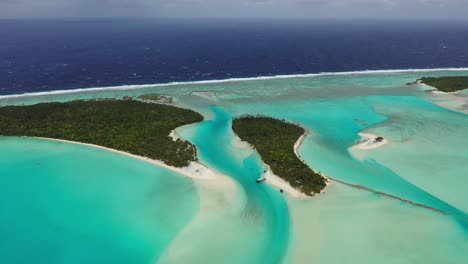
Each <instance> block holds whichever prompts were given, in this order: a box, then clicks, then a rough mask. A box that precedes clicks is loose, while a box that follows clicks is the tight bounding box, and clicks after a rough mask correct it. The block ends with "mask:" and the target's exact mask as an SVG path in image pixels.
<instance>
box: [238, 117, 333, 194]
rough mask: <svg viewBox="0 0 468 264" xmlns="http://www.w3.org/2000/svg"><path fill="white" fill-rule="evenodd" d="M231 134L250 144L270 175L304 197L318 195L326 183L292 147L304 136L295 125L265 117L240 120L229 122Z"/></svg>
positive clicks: (301, 129) (302, 131)
mask: <svg viewBox="0 0 468 264" xmlns="http://www.w3.org/2000/svg"><path fill="white" fill-rule="evenodd" d="M232 128H233V130H234V132H235V133H236V134H237V135H238V136H239V137H240V138H241V139H242V140H245V141H247V142H248V143H250V144H252V145H253V147H254V148H255V149H256V150H257V151H258V152H259V154H260V156H261V157H262V159H263V161H264V162H265V163H266V164H267V165H268V166H270V168H271V170H272V172H273V173H274V174H275V175H277V176H279V177H281V178H282V179H284V180H286V181H288V182H289V184H290V185H291V186H292V187H294V188H296V189H297V190H299V191H301V192H302V193H304V194H306V195H314V194H317V193H320V192H321V191H322V190H323V188H325V186H326V179H325V178H324V177H322V175H320V174H319V173H316V172H315V171H313V170H312V169H311V168H309V167H308V166H307V165H306V164H304V163H303V162H302V161H301V160H300V159H299V157H298V156H296V154H295V152H294V145H295V143H296V142H297V141H298V139H299V138H300V137H301V136H302V135H303V134H304V133H305V130H304V129H303V128H302V127H300V126H297V125H294V124H291V123H288V122H286V121H284V120H278V119H275V118H271V117H265V116H242V117H240V118H236V119H234V120H233V121H232Z"/></svg>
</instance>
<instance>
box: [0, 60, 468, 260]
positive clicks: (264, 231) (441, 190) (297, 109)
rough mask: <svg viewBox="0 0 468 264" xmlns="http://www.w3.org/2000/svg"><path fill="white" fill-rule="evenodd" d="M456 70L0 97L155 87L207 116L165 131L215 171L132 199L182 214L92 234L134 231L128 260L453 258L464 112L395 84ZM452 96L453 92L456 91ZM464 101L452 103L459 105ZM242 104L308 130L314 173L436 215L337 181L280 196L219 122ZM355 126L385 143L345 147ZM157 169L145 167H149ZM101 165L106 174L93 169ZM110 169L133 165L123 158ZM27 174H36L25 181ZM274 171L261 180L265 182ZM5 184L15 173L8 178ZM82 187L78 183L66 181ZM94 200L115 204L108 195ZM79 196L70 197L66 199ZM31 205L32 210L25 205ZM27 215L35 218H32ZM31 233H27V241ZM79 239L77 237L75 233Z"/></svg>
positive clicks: (466, 141) (59, 97)
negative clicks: (142, 226) (309, 194)
mask: <svg viewBox="0 0 468 264" xmlns="http://www.w3.org/2000/svg"><path fill="white" fill-rule="evenodd" d="M460 74H463V75H468V71H466V69H465V70H463V69H459V70H457V71H441V70H438V71H428V72H420V71H399V72H377V73H365V74H359V73H346V74H342V75H340V74H333V75H319V76H316V75H313V76H300V77H294V76H289V77H287V76H284V77H280V78H270V77H269V78H260V79H247V80H229V81H219V82H214V81H213V82H198V83H191V84H190V83H189V84H171V85H169V86H165V85H148V86H144V87H118V88H116V89H111V90H106V89H98V90H91V91H86V90H80V91H74V92H73V93H65V94H62V93H58V92H54V93H53V94H51V95H49V94H39V95H26V96H21V97H14V96H8V97H5V98H3V99H2V100H1V101H0V104H8V103H26V104H29V103H35V102H40V101H51V100H52V101H64V100H70V99H79V98H80V99H83V98H97V97H122V96H124V95H128V96H137V95H141V94H145V93H150V92H152V93H156V92H157V93H161V94H167V95H170V96H172V97H173V98H174V103H175V104H176V105H180V106H183V107H188V108H191V109H193V110H195V111H198V112H200V113H203V115H204V116H205V118H206V120H205V121H203V122H201V123H199V124H195V125H191V126H188V127H184V128H183V129H180V130H177V131H176V132H177V133H176V135H177V136H178V137H181V138H184V139H187V140H189V141H190V142H192V143H193V144H195V145H196V146H197V150H198V156H199V159H200V163H202V164H204V165H205V166H207V167H208V168H210V171H211V170H212V171H215V172H217V174H216V175H215V177H213V178H212V177H209V178H210V180H204V179H199V178H197V177H195V178H191V179H188V178H186V179H187V180H188V181H189V182H191V184H189V185H186V181H183V180H182V181H181V182H180V183H174V185H171V186H170V187H169V186H168V185H167V184H165V183H164V182H161V183H154V185H153V186H154V188H156V190H157V191H155V192H151V195H148V196H143V197H146V198H145V199H148V203H151V201H154V202H155V203H156V202H157V201H160V202H161V203H168V204H173V203H174V204H181V205H182V204H186V205H187V206H189V207H190V206H193V207H190V208H192V209H191V210H192V211H190V213H189V214H187V215H185V216H184V217H180V213H181V212H182V211H178V210H176V211H173V210H171V209H169V207H160V209H159V210H158V212H160V213H161V212H164V214H162V215H158V214H157V213H154V215H153V216H154V217H155V218H154V219H158V221H155V222H153V223H154V225H155V227H154V228H155V230H156V229H157V230H158V231H157V232H146V231H145V232H135V233H133V234H134V236H133V237H132V239H131V240H130V239H128V237H125V238H123V237H121V238H113V237H110V236H109V235H108V234H105V235H104V237H106V236H108V237H109V239H110V241H112V240H113V239H115V240H116V241H115V243H117V240H118V241H145V243H146V244H145V245H146V246H147V247H142V246H140V245H139V244H136V246H135V247H136V248H145V249H147V251H145V253H144V254H143V253H142V254H138V252H137V250H135V249H134V247H133V246H128V247H124V246H123V247H121V248H122V250H121V252H122V253H125V252H133V253H134V254H135V255H134V256H140V259H141V260H142V261H141V262H142V263H143V260H145V261H146V263H148V262H151V263H262V262H263V263H376V262H378V263H408V262H412V263H465V262H467V261H468V255H467V254H466V248H468V229H467V228H468V224H467V220H466V214H467V212H468V205H467V204H466V201H468V196H467V192H466V191H465V190H464V187H466V186H467V180H468V178H467V177H465V176H464V175H468V167H467V166H466V165H465V163H466V162H465V161H466V160H467V158H468V149H467V148H466V146H468V138H467V137H466V135H467V134H468V117H467V116H466V114H464V113H460V112H457V111H452V110H450V109H447V108H444V107H440V106H438V105H436V104H434V103H433V102H432V101H431V100H432V99H433V98H432V97H431V96H428V94H427V93H426V92H425V91H424V89H423V87H418V86H407V85H406V83H408V82H410V81H414V80H415V79H417V78H419V77H421V76H422V75H424V76H428V75H434V76H435V75H444V76H445V75H460ZM193 91H207V92H209V94H210V96H209V97H206V96H199V95H197V94H195V95H194V94H191V92H193ZM460 98H462V99H460ZM460 98H458V99H457V100H465V99H463V97H460ZM466 103H468V102H466ZM463 104H465V102H464V101H463V102H457V105H463ZM243 114H264V115H269V116H273V117H276V118H284V119H286V120H288V121H291V122H295V123H298V124H300V125H301V126H303V127H304V128H306V129H307V130H308V131H310V133H309V134H308V135H307V136H306V137H304V138H302V139H301V140H300V143H301V144H297V145H296V148H295V149H296V152H297V154H298V155H300V156H301V158H303V159H304V161H305V162H306V163H307V164H308V165H309V166H311V167H312V168H313V169H314V170H316V171H319V172H321V173H323V174H324V175H329V176H330V177H333V178H336V179H338V180H341V181H345V182H348V183H351V184H355V185H359V186H364V187H366V188H369V189H372V190H376V191H379V192H384V193H387V194H390V195H393V196H396V197H400V198H402V199H405V200H409V201H413V202H415V203H420V204H424V205H427V206H428V207H432V208H436V209H438V210H441V211H444V212H447V213H448V215H444V214H440V213H437V212H435V211H432V210H427V209H424V208H421V207H416V206H412V205H410V204H407V203H402V202H400V201H398V200H395V199H389V198H387V197H384V196H382V195H377V194H374V193H372V192H369V191H365V190H361V189H357V188H352V187H348V186H345V185H343V184H340V183H339V182H336V183H333V184H331V185H329V186H328V187H327V188H326V192H324V193H323V194H320V195H317V196H316V197H313V198H305V199H304V198H301V199H297V198H294V197H291V196H288V195H287V194H281V193H280V192H279V189H280V188H281V185H273V186H270V185H268V184H257V183H256V182H255V179H257V178H258V177H259V176H260V175H261V174H262V172H263V168H264V164H263V163H262V161H261V158H260V157H259V156H258V154H257V153H256V152H255V151H254V150H253V149H252V148H250V147H249V146H248V145H245V144H242V143H240V142H239V141H238V140H236V138H235V135H234V134H233V133H232V130H231V129H230V121H231V119H232V118H233V117H235V116H239V115H243ZM362 132H364V133H366V134H372V135H375V136H377V135H378V136H382V137H383V138H384V139H385V142H387V141H388V143H387V144H383V143H381V144H378V145H375V144H371V142H370V141H364V142H361V143H362V144H363V145H360V147H359V149H354V150H350V149H349V148H350V147H351V146H353V145H356V143H358V142H359V141H360V140H362V139H361V137H360V136H359V133H362ZM361 135H362V134H361ZM372 137H373V136H372ZM364 138H366V135H364ZM3 140H6V141H9V140H17V139H3ZM22 140H26V139H22ZM37 140H39V139H37ZM25 143H26V142H25ZM28 144H30V143H28ZM44 144H45V143H44ZM61 144H65V145H68V144H67V143H61ZM2 146H6V145H5V144H3V145H0V148H1V147H2ZM74 146H76V147H77V148H76V151H82V150H80V149H82V148H84V147H86V146H78V145H70V151H71V152H73V149H75V147H74ZM357 146H359V145H357ZM377 146H378V147H377ZM14 148H19V146H16V145H15V147H14ZM86 148H88V147H86ZM354 148H356V147H354ZM93 149H94V148H93ZM355 150H356V151H357V152H358V153H359V155H356V151H355ZM38 151H40V149H39V150H38ZM101 151H104V150H101ZM1 153H4V151H2V152H1ZM78 153H79V152H78ZM4 155H5V156H4V157H3V166H2V169H3V170H4V171H7V172H8V173H9V174H8V175H12V176H15V175H16V174H15V171H16V169H15V168H17V166H18V165H17V164H18V163H17V162H20V160H21V159H18V161H17V162H15V163H8V162H7V160H8V154H4ZM112 155H119V154H117V153H113V154H112ZM60 157H61V156H60V155H52V156H50V157H49V158H48V159H47V161H48V163H47V164H56V163H57V162H61V161H60ZM92 157H96V156H92ZM92 157H91V158H92ZM83 158H84V157H83ZM106 159H107V158H106V156H105V154H102V161H101V162H100V163H102V164H101V165H99V164H96V165H95V166H107V165H105V164H107V163H106V162H105V160H106ZM122 159H124V160H127V162H128V163H129V164H133V163H139V162H142V161H140V160H138V159H133V158H130V157H126V156H122ZM24 162H27V161H24ZM42 162H45V161H44V160H43V161H42ZM44 164H46V163H44ZM159 165H160V164H159ZM159 165H158V164H148V166H152V167H155V168H160V166H159ZM46 168H50V167H49V166H47V167H46ZM46 168H42V169H43V170H44V171H46V170H45V169H46ZM106 168H107V167H106ZM61 169H63V170H65V168H61ZM161 169H162V168H161ZM36 170H37V171H40V170H41V169H40V167H39V168H36ZM166 171H168V170H166ZM193 172H194V171H193V170H192V173H193ZM74 173H75V174H74V175H75V176H74V177H76V178H77V179H80V178H83V177H84V176H85V175H84V174H81V173H79V170H77V171H74ZM100 173H101V174H103V175H106V172H105V170H104V171H103V172H100ZM121 173H122V174H123V175H134V174H135V173H134V172H133V169H132V166H130V165H129V167H128V168H127V169H125V170H122V171H121ZM170 173H173V172H172V171H170ZM180 173H182V174H184V173H185V174H186V173H187V171H186V172H180ZM143 174H144V173H143ZM164 174H165V172H163V171H159V170H156V171H152V172H150V173H149V174H148V175H147V176H145V177H146V178H148V177H149V178H148V179H151V178H152V177H155V178H156V179H159V178H160V177H163V175H164ZM2 175H3V174H2ZM25 175H27V174H25ZM32 175H35V174H31V175H30V176H28V177H32ZM15 177H18V176H17V175H16V176H15ZM23 177H27V176H23ZM107 177H111V175H108V176H107ZM175 177H177V176H175ZM203 178H204V177H203ZM12 179H13V178H12ZM85 179H86V178H85ZM105 179H107V178H104V179H103V180H105ZM124 179H125V181H130V182H131V181H132V180H134V179H132V177H126V178H124ZM168 179H171V178H168ZM184 179H185V178H184ZM272 179H273V180H270V182H274V179H275V178H272ZM83 181H85V180H83ZM267 182H268V180H267ZM15 184H19V183H15V182H13V181H12V182H11V183H10V185H12V186H15ZM89 184H90V186H91V185H92V184H95V183H93V182H89ZM85 186H87V185H85V184H83V185H79V186H78V187H76V191H77V192H80V190H82V188H85ZM176 186H178V187H176ZM58 187H60V185H57V186H55V187H53V188H58ZM50 188H52V187H50ZM172 189H176V190H179V191H177V192H173V191H172ZM138 192H139V190H138V188H133V189H126V191H125V193H124V192H123V191H119V192H117V193H119V194H120V195H126V196H125V197H127V196H128V197H138V196H137V195H136V193H138ZM140 192H141V191H140ZM162 193H164V195H160V194H162ZM193 195H195V196H196V198H194V196H193ZM105 197H107V198H106V199H109V201H113V202H114V203H117V204H118V203H119V199H120V198H118V197H119V196H117V195H116V196H110V195H108V194H106V196H105ZM96 199H97V200H99V199H103V198H102V197H99V198H96ZM96 199H95V200H96ZM169 201H170V203H169ZM82 202H83V201H80V200H78V201H76V204H77V205H80V204H82ZM25 206H26V205H25ZM30 206H35V203H34V201H31V203H30ZM24 208H27V207H24ZM141 210H142V212H144V211H145V210H147V209H145V207H142V208H141ZM57 212H59V211H57ZM187 212H189V211H187ZM131 213H132V211H131V210H130V209H122V210H121V211H119V214H118V215H120V216H122V215H123V216H125V215H127V214H131ZM57 219H58V220H57V221H58V222H60V221H61V220H60V218H57ZM149 219H153V218H149ZM173 219H185V220H184V221H182V222H181V224H180V225H179V226H177V228H175V229H174V228H172V229H171V228H168V229H167V231H165V230H166V228H167V227H168V226H172V225H171V223H172V222H173ZM138 221H139V220H138V219H134V218H130V219H128V221H123V222H120V224H121V225H120V226H119V228H124V229H125V228H129V227H128V226H132V225H134V224H136V225H137V226H138V223H139V222H138ZM150 222H152V221H150ZM28 224H30V225H32V226H34V223H33V222H30V223H28ZM88 228H90V229H92V228H93V225H90V226H89V227H88ZM169 231H170V232H169ZM161 237H164V239H161ZM34 238H35V236H31V241H33V240H34ZM36 238H37V237H36ZM120 239H124V240H120ZM80 241H81V242H80ZM80 241H78V242H76V243H77V245H80V243H85V241H86V239H84V240H80ZM155 241H159V242H155ZM63 243H64V244H65V245H66V244H69V243H71V241H66V242H63ZM103 243H104V242H103ZM104 244H105V243H104ZM124 244H125V243H124V242H122V245H124ZM151 246H153V251H152V252H153V255H152V254H150V252H151ZM135 252H136V253H135ZM64 254H65V255H66V253H64ZM90 255H91V256H92V255H93V254H90ZM117 255H118V254H117ZM150 256H152V257H150ZM44 259H46V257H44Z"/></svg>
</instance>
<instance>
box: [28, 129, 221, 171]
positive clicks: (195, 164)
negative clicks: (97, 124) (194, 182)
mask: <svg viewBox="0 0 468 264" xmlns="http://www.w3.org/2000/svg"><path fill="white" fill-rule="evenodd" d="M35 138H38V139H44V140H52V141H57V142H64V143H69V144H77V145H82V146H88V147H94V148H99V149H103V150H106V151H111V152H114V153H118V154H122V155H126V156H129V157H132V158H135V159H139V160H143V161H146V162H149V163H152V164H154V165H157V166H160V167H164V168H166V169H168V170H171V171H174V172H177V173H179V174H182V175H184V176H186V177H189V178H192V179H201V180H212V179H215V178H217V177H219V176H224V175H223V174H221V173H219V172H216V171H214V170H212V169H210V168H208V167H207V166H205V165H203V164H201V163H199V162H196V161H191V162H190V165H189V166H187V167H183V168H176V167H172V166H169V165H167V164H165V163H164V162H162V161H160V160H154V159H150V158H147V157H142V156H138V155H133V154H130V153H128V152H124V151H120V150H115V149H111V148H106V147H103V146H99V145H94V144H89V143H82V142H77V141H69V140H63V139H55V138H44V137H35Z"/></svg>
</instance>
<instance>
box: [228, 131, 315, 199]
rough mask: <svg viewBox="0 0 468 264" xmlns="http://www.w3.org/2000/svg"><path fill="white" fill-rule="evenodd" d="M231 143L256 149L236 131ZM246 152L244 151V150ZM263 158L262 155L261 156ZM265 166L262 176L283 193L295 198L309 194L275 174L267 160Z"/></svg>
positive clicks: (240, 147) (244, 147)
mask: <svg viewBox="0 0 468 264" xmlns="http://www.w3.org/2000/svg"><path fill="white" fill-rule="evenodd" d="M231 144H232V145H233V146H234V147H235V148H239V149H245V150H246V151H249V153H250V151H251V149H254V150H255V147H254V146H252V144H249V143H248V142H246V141H243V140H242V139H241V138H240V137H239V136H238V135H237V134H235V133H234V137H233V139H232V141H231ZM242 153H244V151H242ZM260 158H261V157H260ZM262 163H263V167H264V168H265V172H264V173H262V174H261V177H263V178H265V179H266V181H265V182H266V183H267V184H269V185H270V186H272V187H275V188H278V189H281V190H283V193H285V194H286V195H289V196H291V197H294V198H305V197H307V195H305V194H303V193H301V192H300V191H298V190H296V189H295V188H294V187H292V186H291V185H290V184H289V182H287V181H285V180H283V179H282V178H281V177H279V176H277V175H275V174H274V173H273V172H272V171H271V169H270V166H268V165H267V164H266V163H265V162H263V160H262Z"/></svg>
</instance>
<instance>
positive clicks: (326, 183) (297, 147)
mask: <svg viewBox="0 0 468 264" xmlns="http://www.w3.org/2000/svg"><path fill="white" fill-rule="evenodd" d="M304 130H305V132H304V134H302V136H301V137H300V138H299V139H298V140H297V141H296V143H294V154H296V156H297V158H298V159H300V160H301V161H302V163H304V164H306V165H307V162H305V160H304V159H303V158H302V157H301V155H299V147H300V146H301V145H302V143H303V142H304V140H305V138H306V137H307V136H308V135H309V131H307V130H306V129H305V128H304ZM307 167H309V168H310V169H311V170H312V171H314V172H315V173H317V174H320V175H321V176H322V177H323V178H325V185H326V186H325V187H324V188H323V189H322V191H321V192H320V193H324V192H325V190H326V188H327V187H328V185H330V183H331V178H330V177H328V176H326V175H323V174H322V173H319V172H318V171H316V170H314V169H313V168H311V167H310V166H309V165H307Z"/></svg>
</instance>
